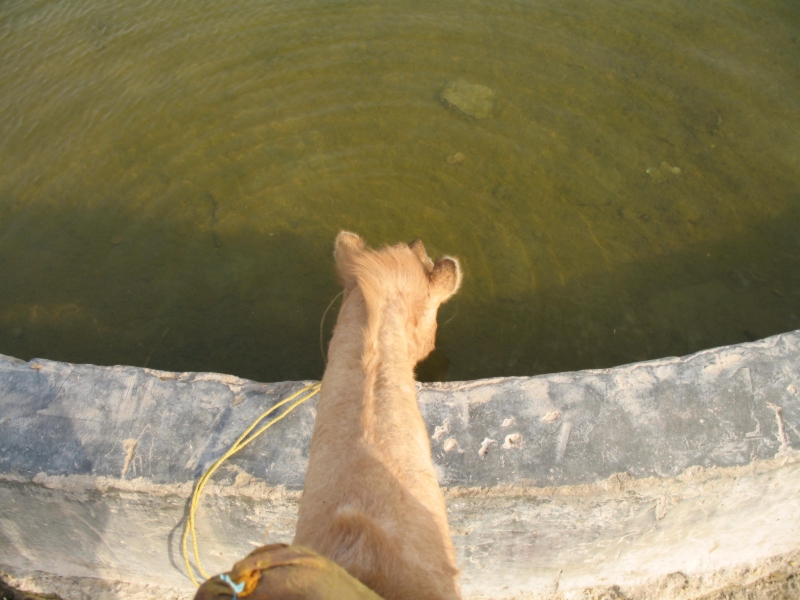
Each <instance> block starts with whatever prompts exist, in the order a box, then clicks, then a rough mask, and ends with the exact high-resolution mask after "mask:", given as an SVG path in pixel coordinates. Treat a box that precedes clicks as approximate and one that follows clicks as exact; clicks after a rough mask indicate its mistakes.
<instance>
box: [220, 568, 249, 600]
mask: <svg viewBox="0 0 800 600" xmlns="http://www.w3.org/2000/svg"><path fill="white" fill-rule="evenodd" d="M219 578H220V579H222V581H224V582H225V583H227V584H228V585H229V586H231V589H232V590H233V600H237V599H238V596H237V595H236V594H241V593H242V591H244V581H243V582H241V583H238V584H237V583H233V581H231V578H230V576H229V575H228V574H227V573H223V574H222V575H220V576H219Z"/></svg>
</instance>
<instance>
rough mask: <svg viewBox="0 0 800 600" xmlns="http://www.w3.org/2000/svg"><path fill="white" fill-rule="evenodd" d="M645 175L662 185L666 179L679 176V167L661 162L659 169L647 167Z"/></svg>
mask: <svg viewBox="0 0 800 600" xmlns="http://www.w3.org/2000/svg"><path fill="white" fill-rule="evenodd" d="M647 174H648V175H650V177H651V178H652V179H653V181H655V182H656V183H664V182H665V181H667V180H668V179H671V178H672V177H675V176H676V175H680V174H681V170H680V168H679V167H673V166H672V165H670V164H669V163H668V162H666V161H663V162H662V163H661V166H659V167H649V168H648V169H647Z"/></svg>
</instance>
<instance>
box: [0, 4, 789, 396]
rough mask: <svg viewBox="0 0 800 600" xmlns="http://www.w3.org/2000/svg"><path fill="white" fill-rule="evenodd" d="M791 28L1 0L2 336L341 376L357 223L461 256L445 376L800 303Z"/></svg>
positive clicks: (664, 345) (680, 14)
mask: <svg viewBox="0 0 800 600" xmlns="http://www.w3.org/2000/svg"><path fill="white" fill-rule="evenodd" d="M799 39H800V3H797V2H796V0H785V1H734V0H732V1H719V0H717V1H715V0H712V1H709V2H694V1H684V0H679V1H672V2H671V1H662V0H651V1H644V0H643V1H638V2H637V1H631V2H617V1H612V0H598V1H593V2H588V1H585V2H575V1H572V2H570V1H566V2H565V1H563V0H526V1H511V0H491V1H473V0H466V1H461V2H445V1H443V0H426V1H424V2H420V1H416V0H403V1H402V2H400V1H398V2H381V3H369V2H355V1H353V0H341V1H331V0H311V1H309V0H296V1H291V2H289V1H264V0H237V1H235V2H232V1H228V2H219V1H214V2H209V1H205V0H174V1H169V2H166V1H165V2H139V1H136V2H134V1H128V0H90V1H89V2H77V1H75V0H69V1H67V0H60V1H43V0H38V1H36V0H33V1H32V0H27V1H24V2H23V1H12V0H5V1H1V2H0V167H1V168H0V353H3V354H8V355H13V356H17V357H20V358H23V359H30V358H33V357H44V358H50V359H57V360H65V361H71V362H90V363H96V364H132V365H140V366H141V365H147V366H149V367H153V368H159V369H167V370H193V371H200V370H209V371H219V372H226V373H233V374H237V375H240V376H243V377H248V378H252V379H256V380H261V381H277V380H286V379H301V378H319V377H320V376H321V374H322V370H323V361H322V357H321V353H320V345H319V323H320V317H321V316H322V313H323V311H324V309H325V307H326V306H327V305H328V303H329V302H330V300H331V299H332V298H333V297H334V296H335V295H336V293H337V292H338V290H339V287H338V285H337V282H336V279H335V275H334V270H333V262H332V256H331V249H332V243H333V239H334V236H335V235H336V233H337V232H338V231H339V230H340V229H349V230H352V231H356V232H358V233H360V234H361V235H363V236H364V237H365V238H366V239H367V240H368V241H369V242H370V243H371V244H373V245H381V244H385V243H395V242H397V241H411V240H412V239H414V238H421V239H423V240H424V241H425V243H426V245H427V247H428V250H429V252H430V253H431V255H436V254H441V253H449V254H454V255H457V256H458V257H460V258H461V260H462V263H463V266H464V269H465V273H466V274H465V279H464V285H463V288H462V291H461V292H459V294H458V296H456V297H455V298H454V299H453V300H452V301H451V302H450V303H449V304H447V305H445V306H444V307H443V308H442V310H441V311H440V319H439V322H440V324H441V326H440V330H439V341H438V347H437V350H436V352H435V353H434V355H433V356H432V357H431V358H430V359H429V360H428V361H427V362H426V363H424V364H423V365H422V366H421V367H420V371H419V374H420V377H421V378H422V379H429V380H430V379H444V380H457V379H473V378H478V377H490V376H499V375H533V374H538V373H545V372H554V371H564V370H572V369H581V368H589V367H607V366H612V365H616V364H622V363H627V362H631V361H637V360H643V359H648V358H656V357H661V356H668V355H680V354H686V353H689V352H693V351H696V350H700V349H703V348H708V347H712V346H716V345H721V344H730V343H736V342H742V341H747V340H753V339H757V338H761V337H764V336H768V335H771V334H775V333H779V332H783V331H788V330H792V329H797V328H800V235H798V233H800V41H799ZM453 82H466V83H469V84H475V85H479V86H484V87H486V88H489V89H490V90H491V93H492V105H491V109H490V111H489V114H488V116H485V118H480V119H476V118H473V117H470V116H468V115H465V114H463V113H461V112H460V111H459V110H458V108H457V107H454V106H447V105H446V103H445V102H443V101H442V98H441V94H442V93H443V90H446V89H449V88H448V85H451V86H452V85H453ZM481 116H482V115H481ZM333 320H334V319H333V318H331V319H329V321H328V327H327V329H328V331H329V330H330V328H331V326H332V324H333Z"/></svg>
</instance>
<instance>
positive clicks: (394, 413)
mask: <svg viewBox="0 0 800 600" xmlns="http://www.w3.org/2000/svg"><path fill="white" fill-rule="evenodd" d="M371 308H374V309H376V314H374V315H368V313H367V306H366V304H365V302H364V298H363V296H362V295H361V293H360V292H359V291H358V289H356V290H354V291H353V292H352V293H351V294H350V295H349V296H348V297H347V299H346V300H345V303H344V304H343V306H342V309H341V311H340V314H339V319H338V321H337V325H336V330H335V332H334V336H333V339H332V340H331V346H330V351H329V356H330V357H331V358H330V362H329V363H328V367H327V369H326V371H325V377H324V379H323V396H324V397H326V399H330V402H332V403H333V404H335V405H338V408H339V409H341V410H343V411H346V412H349V411H352V410H356V411H357V412H358V413H359V415H358V416H359V417H360V418H359V419H357V421H358V422H360V426H361V427H364V432H365V433H367V432H375V433H378V432H377V429H381V425H380V423H381V422H382V421H386V420H387V419H389V420H390V421H392V420H393V419H394V418H396V417H398V416H399V414H402V413H407V412H408V411H409V410H411V411H413V412H416V413H417V414H418V412H419V409H418V407H417V402H416V388H415V381H414V364H413V362H412V360H411V359H410V357H409V342H408V337H407V333H406V328H405V320H406V312H405V311H406V309H405V306H403V305H402V303H400V302H399V301H393V300H392V299H391V298H390V299H387V300H385V301H383V302H381V303H380V305H379V306H377V307H371ZM368 317H372V318H371V319H369V318H368ZM326 387H327V390H326ZM325 392H327V393H325Z"/></svg>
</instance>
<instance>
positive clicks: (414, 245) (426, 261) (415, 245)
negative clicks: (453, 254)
mask: <svg viewBox="0 0 800 600" xmlns="http://www.w3.org/2000/svg"><path fill="white" fill-rule="evenodd" d="M408 247H409V248H411V251H412V252H413V253H414V254H416V255H417V258H418V259H419V260H420V261H421V262H422V264H423V265H425V269H426V270H427V271H428V273H430V272H431V269H433V261H432V260H431V257H430V256H428V253H427V252H425V244H423V243H422V240H414V241H413V242H411V243H410V244H409V245H408Z"/></svg>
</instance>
